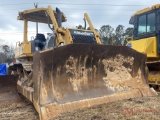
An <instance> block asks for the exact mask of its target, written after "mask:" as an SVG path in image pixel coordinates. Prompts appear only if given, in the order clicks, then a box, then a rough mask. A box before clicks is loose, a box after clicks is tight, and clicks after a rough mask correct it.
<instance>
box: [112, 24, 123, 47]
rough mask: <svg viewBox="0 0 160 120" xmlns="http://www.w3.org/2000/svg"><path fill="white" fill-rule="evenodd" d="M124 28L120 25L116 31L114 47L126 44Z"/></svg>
mask: <svg viewBox="0 0 160 120" xmlns="http://www.w3.org/2000/svg"><path fill="white" fill-rule="evenodd" d="M123 34H124V26H123V25H118V26H117V27H116V30H115V36H114V45H122V44H123V43H124V35H123Z"/></svg>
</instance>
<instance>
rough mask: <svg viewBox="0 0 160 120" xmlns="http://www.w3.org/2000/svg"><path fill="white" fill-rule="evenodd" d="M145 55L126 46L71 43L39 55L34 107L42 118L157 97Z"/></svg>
mask: <svg viewBox="0 0 160 120" xmlns="http://www.w3.org/2000/svg"><path fill="white" fill-rule="evenodd" d="M145 60H146V56H145V55H144V54H141V53H138V52H136V51H135V50H133V49H130V48H128V47H125V46H109V45H95V44H71V45H66V46H63V47H59V48H55V49H53V50H48V51H44V52H37V53H35V55H34V61H33V80H34V105H35V108H36V109H37V111H38V112H39V114H40V118H42V119H49V118H52V117H55V116H56V115H58V114H60V113H64V112H67V111H72V110H75V109H79V108H83V107H90V106H93V105H97V104H102V103H105V102H111V101H114V100H122V99H127V98H133V97H141V96H152V95H155V93H154V92H153V91H151V90H150V88H149V87H148V85H147V84H146V81H145V78H146V76H145Z"/></svg>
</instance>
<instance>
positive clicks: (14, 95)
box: [0, 75, 21, 102]
mask: <svg viewBox="0 0 160 120" xmlns="http://www.w3.org/2000/svg"><path fill="white" fill-rule="evenodd" d="M17 80H18V75H0V102H10V101H19V100H21V98H20V97H19V95H18V92H17Z"/></svg>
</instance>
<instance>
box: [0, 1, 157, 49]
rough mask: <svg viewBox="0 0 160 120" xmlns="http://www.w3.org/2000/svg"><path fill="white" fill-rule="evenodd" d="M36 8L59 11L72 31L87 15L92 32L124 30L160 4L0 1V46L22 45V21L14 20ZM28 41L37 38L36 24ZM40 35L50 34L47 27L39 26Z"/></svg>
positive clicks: (137, 2)
mask: <svg viewBox="0 0 160 120" xmlns="http://www.w3.org/2000/svg"><path fill="white" fill-rule="evenodd" d="M34 3H37V4H38V7H39V8H40V7H44V8H46V7H47V6H48V5H51V6H52V9H55V8H56V7H58V8H59V9H60V10H61V11H62V12H63V13H64V14H65V16H66V18H67V22H66V23H64V24H63V26H64V27H69V28H75V27H76V26H78V25H79V24H81V25H84V21H83V16H84V13H88V15H89V17H90V19H91V21H92V23H93V25H94V27H95V28H97V29H100V27H101V26H102V25H108V24H109V25H111V26H112V27H113V28H116V27H117V26H118V25H119V24H121V25H123V26H124V27H125V28H127V27H132V26H131V25H129V19H130V16H131V15H132V14H134V13H135V12H136V11H137V10H140V9H143V8H146V7H150V6H152V5H154V4H160V0H112V1H111V0H37V1H33V0H5V1H4V0H0V16H1V17H0V43H5V44H6V43H7V44H12V45H14V46H15V45H16V42H18V41H20V42H22V41H23V21H19V20H17V16H18V12H20V11H21V12H22V11H24V10H27V9H32V8H34ZM28 27H29V28H28V33H29V36H28V40H31V37H32V38H33V37H35V35H36V24H35V23H29V26H28ZM39 32H41V33H47V32H51V31H49V29H48V28H47V25H46V26H44V25H41V24H40V25H39Z"/></svg>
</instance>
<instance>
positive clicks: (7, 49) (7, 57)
mask: <svg viewBox="0 0 160 120" xmlns="http://www.w3.org/2000/svg"><path fill="white" fill-rule="evenodd" d="M0 49H1V52H0V63H10V62H12V59H13V55H14V48H13V47H11V46H8V45H0Z"/></svg>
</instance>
